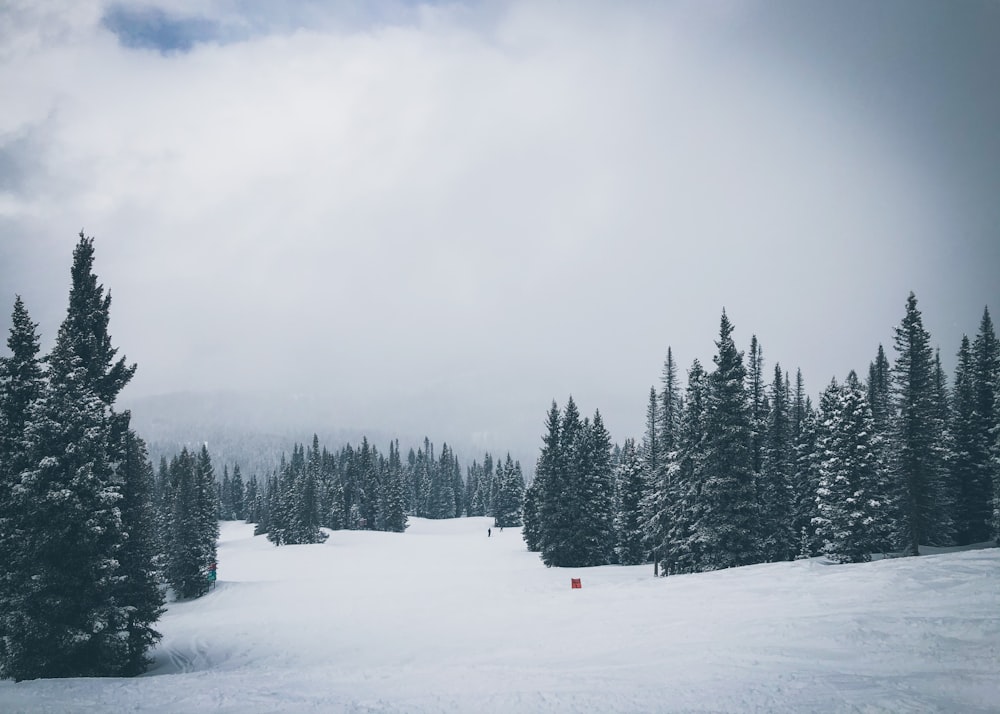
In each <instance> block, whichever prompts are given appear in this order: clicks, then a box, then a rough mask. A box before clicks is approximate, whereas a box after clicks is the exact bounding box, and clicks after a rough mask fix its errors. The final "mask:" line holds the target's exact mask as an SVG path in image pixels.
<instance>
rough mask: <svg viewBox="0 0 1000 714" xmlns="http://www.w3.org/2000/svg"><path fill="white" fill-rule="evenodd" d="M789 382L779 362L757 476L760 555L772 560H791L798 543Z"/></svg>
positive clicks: (775, 369)
mask: <svg viewBox="0 0 1000 714" xmlns="http://www.w3.org/2000/svg"><path fill="white" fill-rule="evenodd" d="M786 384H787V377H786V375H784V374H783V373H782V371H781V366H780V365H777V364H776V365H775V366H774V379H773V381H772V383H771V400H770V402H771V404H770V411H769V414H768V417H767V425H766V427H765V428H764V430H763V431H764V433H765V434H766V438H765V440H764V444H763V447H762V449H763V457H762V462H761V473H760V476H759V477H758V497H759V506H760V518H761V557H762V558H763V559H764V560H766V561H769V562H773V561H779V560H790V559H791V558H793V557H794V556H795V552H796V545H797V538H796V533H795V531H794V530H793V518H792V515H793V512H794V511H793V502H792V485H791V484H792V477H793V462H794V452H793V447H792V429H791V420H790V418H789V406H790V405H789V401H788V393H787V391H786Z"/></svg>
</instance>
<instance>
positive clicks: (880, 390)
mask: <svg viewBox="0 0 1000 714" xmlns="http://www.w3.org/2000/svg"><path fill="white" fill-rule="evenodd" d="M866 386H867V388H868V403H869V404H870V405H871V410H872V417H873V418H874V420H875V430H876V431H877V432H878V433H879V434H880V435H881V436H883V437H884V438H889V437H890V435H891V424H892V422H893V406H892V367H890V366H889V359H888V358H887V357H886V356H885V350H883V349H882V345H879V346H878V353H877V354H876V355H875V360H874V361H873V362H872V363H871V364H870V365H869V366H868V383H867V385H866Z"/></svg>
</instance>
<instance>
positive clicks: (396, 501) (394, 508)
mask: <svg viewBox="0 0 1000 714" xmlns="http://www.w3.org/2000/svg"><path fill="white" fill-rule="evenodd" d="M403 490H404V484H403V462H402V460H401V459H400V457H399V441H395V442H391V443H390V444H389V468H388V474H387V478H386V491H385V519H384V528H385V530H387V531H390V532H393V533H402V532H403V531H404V530H406V508H405V503H404V495H403Z"/></svg>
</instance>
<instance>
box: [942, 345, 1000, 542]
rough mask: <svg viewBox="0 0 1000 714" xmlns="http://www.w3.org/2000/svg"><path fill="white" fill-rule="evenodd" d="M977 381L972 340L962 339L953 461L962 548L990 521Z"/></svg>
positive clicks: (954, 408)
mask: <svg viewBox="0 0 1000 714" xmlns="http://www.w3.org/2000/svg"><path fill="white" fill-rule="evenodd" d="M976 406H977V403H976V381H975V370H974V368H973V362H972V349H971V346H970V343H969V338H968V337H966V336H965V335H963V336H962V343H961V346H960V347H959V350H958V364H957V366H956V367H955V387H954V390H953V392H952V410H951V414H952V422H951V433H952V437H953V446H952V451H953V458H952V462H951V474H952V479H953V481H954V483H955V488H956V499H957V503H956V507H955V526H956V540H957V542H958V544H959V545H968V544H970V543H975V542H977V541H976V540H975V539H976V538H977V537H982V536H983V535H984V534H985V533H986V523H987V522H988V520H989V502H990V490H991V489H990V484H989V482H988V480H985V479H984V476H986V475H988V472H987V471H986V470H985V469H981V468H980V467H979V464H978V463H977V460H976V457H977V456H980V457H981V454H982V452H983V451H984V450H983V449H982V446H981V444H980V443H978V442H977V438H979V434H977V430H976V418H977V414H976Z"/></svg>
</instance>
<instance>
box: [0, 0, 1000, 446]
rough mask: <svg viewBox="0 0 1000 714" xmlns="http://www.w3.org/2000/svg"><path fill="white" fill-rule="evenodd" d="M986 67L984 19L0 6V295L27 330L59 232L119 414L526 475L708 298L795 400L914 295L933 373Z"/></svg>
mask: <svg viewBox="0 0 1000 714" xmlns="http://www.w3.org/2000/svg"><path fill="white" fill-rule="evenodd" d="M998 76H1000V4H997V3H995V2H961V3H942V2H923V1H922V0H912V1H907V2H838V3H816V2H790V1H788V2H716V3H701V2H668V3H614V4H611V3H586V2H585V3H572V4H571V3H556V2H507V3H469V4H466V3H460V2H459V3H432V4H420V3H413V2H381V3H361V2H340V3H323V2H292V3H270V2H263V1H256V2H251V1H249V0H248V1H243V2H241V1H240V0H214V1H211V2H195V1H194V0H185V1H184V2H171V3H162V4H156V3H141V4H139V3H131V2H116V3H103V2H97V1H95V0H83V1H76V2H74V1H70V0H65V1H62V0H47V1H46V2H39V1H38V0H13V2H7V3H5V4H4V5H3V6H2V7H0V96H2V97H3V102H2V104H0V300H3V301H4V302H5V303H6V304H7V305H8V306H9V305H10V304H12V302H13V296H14V294H15V293H20V294H22V296H23V297H24V299H25V301H26V303H27V306H28V308H29V310H30V311H31V313H32V315H33V316H34V318H35V319H36V320H37V321H39V322H40V323H41V330H42V332H43V333H44V336H45V337H46V339H47V340H51V338H52V336H53V335H54V334H55V330H56V327H57V325H58V322H59V320H60V318H61V316H62V313H63V311H64V309H65V301H66V290H67V287H68V284H67V283H68V276H69V260H70V254H71V251H72V247H73V244H74V242H75V240H76V234H77V232H78V231H79V230H80V229H81V228H83V229H84V230H85V231H86V232H87V233H88V234H90V235H93V236H95V237H96V246H97V270H98V272H99V274H100V276H101V278H102V280H103V282H104V283H105V285H106V286H108V287H109V288H110V289H111V291H112V294H113V296H114V304H113V308H112V318H111V319H112V322H111V327H112V332H113V335H114V338H115V341H116V343H117V344H118V345H120V346H121V348H122V351H123V352H124V353H126V354H127V355H128V356H129V358H130V359H134V360H136V361H137V362H138V363H139V372H138V374H137V376H136V378H135V380H134V382H133V383H132V385H131V386H130V387H129V389H128V391H127V392H126V394H125V395H124V397H125V398H126V400H128V399H136V398H138V397H140V396H143V395H150V394H157V393H166V392H173V391H178V390H192V389H193V390H215V389H233V390H258V391H264V392H272V391H277V392H295V393H306V392H312V393H316V394H319V395H321V398H322V399H323V400H324V401H325V402H326V403H327V404H328V405H334V406H335V408H334V409H333V412H335V413H336V414H338V415H339V416H338V418H340V419H341V420H342V423H341V424H339V426H351V427H356V426H371V427H373V428H379V429H382V430H386V431H392V430H394V429H399V430H402V431H404V432H406V433H410V432H412V431H421V432H422V431H426V432H428V433H431V434H432V435H433V436H434V437H435V438H437V439H444V440H448V441H450V442H452V443H459V444H462V443H465V442H474V443H477V444H486V445H491V446H493V447H494V448H497V447H499V448H507V447H510V448H514V449H515V451H517V452H519V453H520V454H521V455H522V456H523V457H524V458H528V459H530V460H533V458H534V452H533V449H534V448H535V446H537V444H538V439H539V435H540V434H541V429H542V420H543V417H544V412H545V410H546V408H547V406H548V404H549V402H550V400H551V399H553V398H555V399H557V400H558V401H559V402H560V403H562V402H563V401H564V400H565V398H566V396H567V395H568V394H570V393H572V394H573V395H574V396H575V397H576V399H577V401H578V402H579V403H580V406H581V408H582V409H583V411H584V412H585V413H591V412H592V411H593V410H594V409H595V408H598V407H599V408H600V409H601V410H602V412H603V414H604V416H605V419H606V421H607V423H608V425H609V427H610V428H611V430H612V433H613V434H614V436H615V437H616V438H618V439H621V438H624V437H626V436H631V435H636V436H637V435H639V434H640V432H641V429H642V421H643V415H644V409H645V400H646V395H647V393H648V389H649V386H650V385H652V384H658V381H659V374H660V369H661V365H662V362H663V358H664V356H665V354H666V350H667V346H668V345H670V346H672V347H673V350H674V354H675V356H676V357H677V360H678V362H679V363H680V365H681V367H682V370H684V369H686V368H687V366H688V365H689V364H690V363H691V360H692V359H694V358H696V357H697V358H699V359H701V360H702V361H703V362H704V363H705V364H710V361H711V356H712V354H713V352H714V344H713V340H714V339H715V337H716V335H717V330H718V319H719V314H720V312H721V310H722V308H723V307H725V308H726V310H727V312H728V314H729V316H730V318H731V319H732V321H733V322H734V323H735V325H736V333H735V337H736V339H737V341H738V342H739V343H740V344H741V345H742V346H743V347H746V345H748V344H749V341H750V336H751V334H753V333H756V334H757V336H758V337H759V339H760V341H761V343H762V345H763V348H764V356H765V360H766V363H767V365H766V366H767V368H768V369H769V370H770V369H771V368H772V367H773V365H774V363H775V362H776V361H778V362H780V363H781V364H782V366H783V367H785V368H787V369H789V370H791V371H793V372H794V370H795V368H796V367H801V368H802V369H803V373H804V376H805V378H806V382H807V386H808V387H809V389H810V391H811V392H812V393H816V392H818V391H819V390H820V389H821V388H822V386H823V385H824V384H825V383H827V382H828V381H829V380H830V378H831V377H833V376H835V375H836V376H837V377H840V378H842V377H843V376H844V375H845V374H846V373H847V371H848V370H850V369H856V370H858V371H859V372H860V371H863V370H865V369H866V368H867V365H868V362H869V361H870V359H871V358H872V356H873V355H874V353H875V350H876V348H877V346H878V344H879V343H880V342H881V343H883V344H885V345H886V346H887V347H888V346H889V345H890V344H891V340H892V328H893V326H894V325H895V324H897V323H898V321H899V319H900V318H901V317H902V313H903V307H904V304H905V300H906V297H907V294H908V293H909V292H910V291H911V290H913V291H915V292H916V294H917V297H918V299H919V301H920V307H921V309H922V311H923V313H924V318H925V326H926V327H927V328H928V329H929V330H930V332H931V334H932V337H933V338H934V341H935V343H936V344H937V345H939V346H940V348H941V350H942V354H943V357H944V359H945V363H946V364H947V365H949V366H950V365H951V364H953V358H952V356H953V354H954V352H955V351H956V350H957V348H958V343H959V340H960V338H961V335H962V334H963V333H972V332H974V331H975V329H976V327H977V325H978V320H979V318H980V315H981V313H982V309H983V307H984V305H987V304H988V305H990V307H991V309H992V310H994V312H995V311H996V309H997V308H1000V300H998V296H1000V288H998V285H1000V281H998V280H997V275H998V268H1000V200H998V198H997V197H998V196H1000V131H998V127H1000V91H998V85H997V77H998ZM2 313H3V317H2V318H0V327H2V328H3V329H4V331H6V326H7V319H8V316H9V309H4V310H3V311H2Z"/></svg>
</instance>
